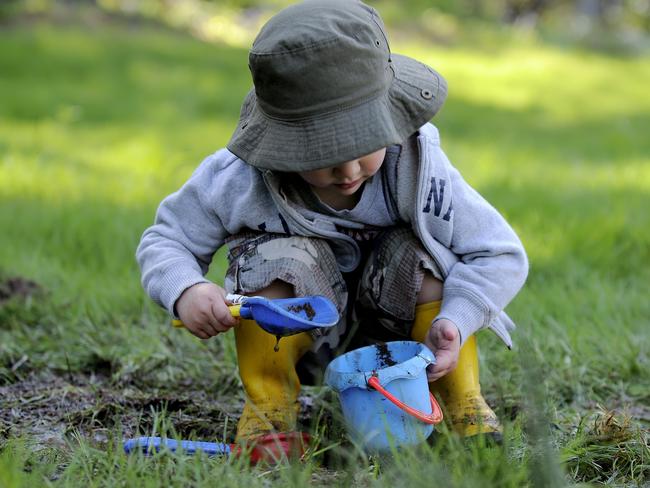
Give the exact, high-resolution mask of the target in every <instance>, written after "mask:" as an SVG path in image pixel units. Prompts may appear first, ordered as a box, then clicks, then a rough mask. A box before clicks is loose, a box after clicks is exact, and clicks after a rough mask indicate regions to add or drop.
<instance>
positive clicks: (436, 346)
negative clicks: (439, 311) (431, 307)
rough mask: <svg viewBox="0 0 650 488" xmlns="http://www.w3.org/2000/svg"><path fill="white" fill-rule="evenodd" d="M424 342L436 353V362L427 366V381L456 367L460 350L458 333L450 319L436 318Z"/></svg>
mask: <svg viewBox="0 0 650 488" xmlns="http://www.w3.org/2000/svg"><path fill="white" fill-rule="evenodd" d="M424 343H425V344H426V345H427V347H428V348H429V349H431V350H432V351H433V353H434V354H435V355H436V364H433V365H430V366H429V367H428V368H427V378H428V380H429V382H431V381H435V380H437V379H439V378H442V377H443V376H445V375H446V374H447V373H451V372H452V371H453V370H454V368H456V363H458V354H459V352H460V333H459V332H458V327H456V324H454V323H453V322H452V321H451V320H447V319H440V320H436V321H435V322H434V323H433V325H432V326H431V329H429V333H428V334H427V336H426V338H425V339H424Z"/></svg>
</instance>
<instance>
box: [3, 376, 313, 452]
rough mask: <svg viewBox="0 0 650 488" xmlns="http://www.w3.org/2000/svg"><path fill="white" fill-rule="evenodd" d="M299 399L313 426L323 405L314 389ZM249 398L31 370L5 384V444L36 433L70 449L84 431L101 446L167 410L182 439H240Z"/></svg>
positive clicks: (144, 430) (38, 442)
mask: <svg viewBox="0 0 650 488" xmlns="http://www.w3.org/2000/svg"><path fill="white" fill-rule="evenodd" d="M299 403H300V410H299V412H300V413H299V423H300V424H301V425H302V426H307V425H310V424H311V423H312V419H313V418H314V417H318V416H319V412H318V411H319V407H318V406H316V405H315V404H314V402H313V399H312V398H311V397H310V396H308V395H301V397H300V398H299ZM243 405H244V397H243V392H239V393H238V394H226V395H223V394H219V393H218V392H214V393H210V392H208V391H206V390H205V389H199V388H191V387H183V388H178V389H175V390H174V391H162V390H160V389H156V388H151V389H140V388H137V387H136V386H134V385H131V384H129V385H121V386H120V385H115V384H113V383H112V382H111V381H110V378H109V377H104V376H102V375H85V374H80V373H76V374H66V375H57V374H55V373H53V372H51V371H43V372H40V373H31V374H30V375H29V376H27V377H25V378H24V379H23V380H22V381H19V382H16V383H13V384H9V385H5V386H0V448H1V447H2V445H3V441H4V440H6V439H9V438H14V437H26V438H29V439H30V440H31V441H32V442H33V446H34V448H35V449H40V448H45V447H60V448H63V447H65V445H66V443H67V442H68V441H69V440H70V439H71V437H72V435H77V434H79V435H81V436H82V437H84V438H86V439H89V440H92V441H93V442H94V443H96V444H98V445H99V447H100V448H101V447H102V446H104V445H105V444H106V443H108V442H111V440H112V439H114V437H115V435H119V436H121V438H130V437H137V436H140V435H152V433H153V428H154V425H155V424H156V419H157V417H159V416H160V415H161V413H163V412H164V418H165V419H166V424H167V425H168V426H169V427H170V428H171V429H172V430H173V434H174V435H177V436H179V437H181V438H185V439H200V440H208V441H215V440H218V441H224V442H234V439H235V434H236V428H237V421H238V420H239V416H240V414H241V411H242V409H243ZM159 434H160V433H159V432H158V435H159Z"/></svg>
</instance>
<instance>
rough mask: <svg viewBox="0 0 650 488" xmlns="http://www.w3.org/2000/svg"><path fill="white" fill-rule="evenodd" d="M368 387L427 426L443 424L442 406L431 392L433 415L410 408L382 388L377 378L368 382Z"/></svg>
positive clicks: (374, 377) (372, 378)
mask: <svg viewBox="0 0 650 488" xmlns="http://www.w3.org/2000/svg"><path fill="white" fill-rule="evenodd" d="M368 386H370V387H371V388H374V389H375V390H377V391H378V392H379V393H381V394H382V395H384V396H385V397H386V398H387V399H388V400H390V401H391V402H393V403H394V404H395V405H396V406H397V407H398V408H401V409H402V410H404V411H405V412H406V413H408V414H409V415H412V416H413V417H415V418H416V419H418V420H420V421H421V422H424V423H425V424H439V423H440V422H442V410H441V409H440V405H438V402H437V401H436V399H435V397H434V396H433V394H432V393H431V392H429V398H430V400H431V413H430V414H429V413H424V412H420V411H419V410H416V409H414V408H413V407H409V406H408V405H407V404H406V403H404V402H402V401H401V400H399V399H397V398H396V397H395V396H394V395H393V394H392V393H390V392H389V391H388V390H386V389H385V388H384V387H383V386H381V383H380V382H379V378H377V377H376V376H373V377H371V378H370V379H369V380H368Z"/></svg>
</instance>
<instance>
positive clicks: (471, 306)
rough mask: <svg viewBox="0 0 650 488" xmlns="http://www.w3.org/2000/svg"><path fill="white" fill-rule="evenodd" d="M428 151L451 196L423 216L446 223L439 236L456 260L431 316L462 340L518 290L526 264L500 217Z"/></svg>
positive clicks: (518, 244) (484, 324)
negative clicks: (453, 329)
mask: <svg viewBox="0 0 650 488" xmlns="http://www.w3.org/2000/svg"><path fill="white" fill-rule="evenodd" d="M433 151H434V159H435V160H436V161H437V162H436V165H442V168H440V169H442V174H443V175H445V177H446V178H447V179H448V182H449V185H450V187H451V188H450V189H451V191H450V192H449V195H450V196H451V198H450V200H449V202H448V205H449V207H450V208H448V209H446V211H445V210H444V209H442V211H441V212H439V215H438V216H435V212H431V213H430V216H429V217H428V218H429V219H445V218H447V219H448V224H450V225H451V228H450V230H451V231H450V233H448V234H447V235H446V236H445V237H446V240H447V241H448V242H446V245H447V247H449V249H450V250H451V251H452V252H453V253H454V254H455V255H456V256H457V257H458V259H459V260H458V261H457V262H456V264H454V265H453V266H452V267H451V269H450V270H449V273H448V276H447V277H446V279H445V282H444V286H443V300H442V306H441V310H440V314H439V315H438V317H437V318H446V319H449V320H451V321H452V322H454V323H455V324H456V325H457V326H458V329H459V331H460V334H461V342H464V341H465V340H466V339H467V338H468V337H469V336H470V335H471V334H473V333H474V332H476V331H477V330H479V329H481V328H484V327H487V326H489V325H490V324H491V323H492V321H493V320H494V319H495V318H496V317H497V315H499V313H500V312H501V311H502V310H503V309H504V308H505V307H506V305H507V304H508V303H509V302H510V301H511V300H512V299H513V298H514V297H515V295H516V294H517V293H518V292H519V290H520V289H521V287H522V286H523V284H524V282H525V280H526V277H527V275H528V260H527V257H526V253H525V251H524V248H523V245H522V243H521V241H520V240H519V238H518V237H517V235H516V234H515V232H514V230H513V229H512V228H511V227H510V225H509V224H508V223H507V222H506V220H505V219H504V218H503V216H502V215H501V214H500V213H499V212H498V211H497V210H496V209H495V208H494V207H493V206H492V205H490V204H489V203H488V202H487V201H486V200H485V199H484V198H483V197H482V196H481V195H480V194H479V193H478V192H477V191H476V190H474V189H473V188H472V187H471V186H470V185H469V184H468V183H467V182H465V180H464V179H463V177H462V176H461V174H460V173H459V172H458V170H456V168H454V167H453V166H452V165H451V163H450V162H449V160H448V159H447V156H446V155H445V154H444V152H443V151H442V149H441V148H440V146H439V145H437V144H436V145H435V146H434V148H433ZM439 223H440V222H438V224H439ZM430 224H431V222H428V223H427V227H431V225H430ZM433 227H436V225H435V224H434V225H433ZM438 228H439V226H438ZM448 229H449V227H448ZM434 237H435V235H434Z"/></svg>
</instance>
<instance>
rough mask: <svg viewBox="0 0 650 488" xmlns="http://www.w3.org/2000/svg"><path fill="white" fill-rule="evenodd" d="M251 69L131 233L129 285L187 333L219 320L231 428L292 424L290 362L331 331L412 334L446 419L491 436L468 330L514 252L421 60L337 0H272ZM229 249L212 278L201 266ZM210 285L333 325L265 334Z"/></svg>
mask: <svg viewBox="0 0 650 488" xmlns="http://www.w3.org/2000/svg"><path fill="white" fill-rule="evenodd" d="M249 68H250V70H251V73H252V76H253V82H254V90H252V91H251V92H250V93H249V94H248V96H247V97H246V99H245V100H244V103H243V106H242V110H241V116H240V120H239V123H238V124H237V128H236V130H235V132H234V134H233V136H232V138H231V140H230V142H229V143H228V146H227V149H221V150H219V151H217V152H216V153H215V154H213V155H211V156H209V157H208V158H207V159H205V161H203V163H201V165H200V166H199V167H198V168H197V169H196V171H195V172H194V174H193V175H192V176H191V178H190V179H189V180H188V181H187V182H186V183H185V184H184V185H183V186H182V188H181V189H180V190H179V191H177V192H176V193H174V194H172V195H170V196H168V197H167V198H166V199H165V200H164V201H163V202H162V203H161V205H160V207H159V209H158V212H157V215H156V221H155V224H154V225H153V226H151V227H150V228H148V229H147V230H146V231H145V233H144V235H143V237H142V241H141V243H140V246H139V247H138V251H137V258H138V262H139V264H140V266H141V269H142V282H143V286H144V288H145V289H146V291H147V292H148V293H149V295H150V296H151V297H152V298H153V299H154V300H155V301H156V302H158V303H159V304H161V305H162V306H163V307H165V308H166V309H167V310H168V311H169V313H170V314H171V315H172V316H174V317H179V318H180V319H181V320H182V321H183V322H184V324H185V326H186V327H187V328H188V329H189V330H190V331H191V332H192V333H193V334H195V335H196V336H198V337H200V338H202V339H207V338H209V337H212V336H215V335H218V334H220V333H223V332H227V331H228V330H229V329H231V328H232V329H234V333H235V339H236V345H237V356H238V364H239V372H240V375H241V379H242V382H243V385H244V388H245V390H246V394H247V401H246V405H245V407H244V411H243V414H242V416H241V419H240V421H239V424H238V431H237V436H238V438H239V439H242V440H244V439H251V438H255V437H256V436H260V435H262V434H267V433H270V432H288V431H293V430H295V428H296V416H297V406H298V402H297V398H298V393H299V390H300V378H299V374H300V375H302V376H305V375H306V372H308V368H307V367H306V366H304V365H308V364H316V363H320V364H327V361H328V360H329V359H331V358H332V357H333V355H334V354H337V353H340V352H342V351H343V350H344V349H345V348H346V347H347V348H348V349H349V348H351V347H353V346H354V347H357V346H359V345H362V344H367V343H372V342H377V341H388V340H404V339H407V340H408V339H414V340H417V341H421V342H423V343H425V344H426V345H427V346H428V347H429V348H431V350H432V351H433V352H434V353H435V355H436V358H437V362H436V364H435V366H434V367H432V368H431V369H430V371H429V372H428V374H429V380H430V382H431V383H430V385H431V388H432V390H434V391H436V392H438V394H439V395H440V396H441V398H442V400H443V407H444V409H445V414H446V418H447V419H448V421H449V422H450V424H451V427H452V428H453V429H454V430H455V431H457V432H458V433H459V434H460V435H463V436H475V435H481V434H483V435H488V436H498V434H499V432H500V425H499V422H498V420H497V417H496V416H495V414H494V412H493V411H492V410H491V409H490V408H489V407H488V405H487V404H486V402H485V401H484V399H483V397H482V396H481V392H480V386H479V381H478V359H477V350H476V341H475V338H474V333H475V332H476V331H478V330H479V329H483V328H490V329H492V330H493V331H494V332H496V334H497V335H498V336H499V337H500V338H501V339H502V340H503V342H505V344H506V345H507V346H508V347H510V346H511V341H510V336H509V331H510V330H511V329H513V328H514V324H513V323H512V321H511V320H510V319H509V318H508V317H507V316H506V315H505V313H503V312H502V310H503V308H504V307H505V306H506V305H507V304H508V302H509V301H510V300H511V299H512V298H513V297H514V296H515V294H516V293H517V292H518V291H519V289H520V288H521V286H522V285H523V283H524V281H525V279H526V274H527V260H526V255H525V253H524V250H523V248H522V245H521V243H520V241H519V239H518V238H517V236H516V235H515V233H514V232H513V230H512V229H511V228H510V226H509V225H508V224H507V223H506V222H505V220H504V219H503V218H502V216H501V215H500V214H499V213H498V212H497V211H496V210H495V209H494V208H493V207H492V206H490V205H489V204H488V203H487V202H486V201H485V200H484V199H483V198H482V197H481V196H480V195H479V194H478V193H477V192H476V191H475V190H473V189H472V188H471V187H470V186H469V185H468V184H467V183H466V182H465V181H464V180H463V179H462V177H461V175H460V174H459V173H458V171H457V170H456V169H455V168H454V167H453V166H452V165H451V164H450V163H449V161H448V160H447V157H446V156H445V154H444V153H443V151H442V149H441V148H440V140H439V137H438V131H437V129H436V128H435V127H434V126H433V125H431V124H430V123H428V121H429V120H430V119H431V118H432V117H433V116H434V115H435V114H436V113H437V112H438V110H439V109H440V107H441V105H442V104H443V101H444V99H445V97H446V93H447V88H446V83H445V80H444V79H443V78H442V77H441V76H440V75H439V74H438V73H437V72H436V71H434V70H433V69H431V68H429V67H428V66H425V65H423V64H421V63H419V62H418V61H415V60H414V59H410V58H408V57H406V56H402V55H398V54H395V53H392V52H391V51H390V47H389V44H388V39H387V37H386V34H385V31H384V26H383V22H382V21H381V19H380V17H379V15H378V14H377V12H376V11H375V10H374V9H372V8H370V7H368V6H366V5H364V4H363V3H360V2H357V1H352V0H329V1H328V0H312V1H306V2H304V3H300V4H297V5H293V6H290V7H288V8H286V9H285V10H283V11H281V12H280V13H278V14H277V15H276V16H274V17H273V18H272V19H271V20H270V21H269V22H268V23H267V24H266V25H265V26H264V27H263V28H262V30H261V31H260V33H259V35H258V36H257V38H256V40H255V42H254V43H253V46H252V49H251V51H250V54H249ZM224 244H227V245H228V248H229V254H228V261H229V267H228V271H227V273H226V277H225V284H224V288H221V287H220V286H218V285H216V284H214V283H210V282H209V281H208V280H206V279H205V278H204V275H205V273H206V272H207V270H208V266H209V264H210V262H211V259H212V256H213V254H214V253H215V251H216V250H217V249H218V248H219V247H221V246H222V245H224ZM226 292H231V293H240V294H245V295H261V296H265V297H269V298H281V297H291V296H304V295H324V296H326V297H328V298H330V299H331V300H332V301H333V302H334V303H335V304H336V305H337V307H338V309H339V311H340V313H341V321H340V323H339V324H338V326H337V327H334V328H332V329H327V332H323V331H321V330H317V331H316V332H314V333H311V334H308V333H302V334H300V335H296V336H291V337H288V338H285V339H283V340H282V341H281V344H280V349H279V351H278V352H275V351H274V350H273V349H274V345H275V337H273V336H271V335H270V334H268V333H266V332H264V331H263V330H262V329H261V328H260V327H258V326H257V325H256V324H255V323H254V322H253V321H250V320H243V319H242V320H236V319H234V318H232V317H231V316H230V314H229V312H228V309H227V305H228V302H227V301H226V298H225V296H226Z"/></svg>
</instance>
